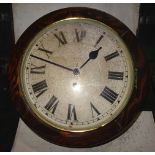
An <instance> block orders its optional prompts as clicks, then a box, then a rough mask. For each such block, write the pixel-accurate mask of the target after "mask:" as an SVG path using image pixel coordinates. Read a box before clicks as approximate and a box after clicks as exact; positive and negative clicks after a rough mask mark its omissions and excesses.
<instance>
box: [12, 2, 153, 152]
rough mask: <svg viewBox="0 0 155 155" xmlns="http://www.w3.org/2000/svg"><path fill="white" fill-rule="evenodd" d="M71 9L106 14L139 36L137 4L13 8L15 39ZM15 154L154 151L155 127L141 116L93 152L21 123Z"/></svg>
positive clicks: (144, 114)
mask: <svg viewBox="0 0 155 155" xmlns="http://www.w3.org/2000/svg"><path fill="white" fill-rule="evenodd" d="M69 6H86V7H92V8H97V9H100V10H103V11H105V12H107V13H109V14H111V15H113V16H115V17H116V18H118V19H120V20H121V21H122V22H123V23H125V24H126V25H127V26H128V27H129V28H130V29H131V30H132V31H133V32H134V33H136V28H137V22H138V9H139V5H138V4H13V13H14V29H15V39H16V40H17V39H18V38H19V37H20V35H21V34H22V33H23V31H24V30H25V29H26V28H27V27H28V26H29V25H31V24H32V23H33V22H34V21H35V20H37V19H38V18H39V17H41V16H43V15H45V14H47V13H48V12H51V11H54V10H56V9H59V8H64V7H69ZM12 151H155V124H154V121H153V117H152V113H151V112H142V114H141V115H140V117H139V118H138V120H137V121H136V122H135V123H134V125H133V126H132V127H131V128H130V129H129V130H128V131H127V132H125V133H124V134H123V135H121V136H120V137H119V138H117V139H115V140H113V141H112V142H109V143H107V144H105V145H101V146H98V147H93V148H85V149H71V148H65V147H60V146H57V145H54V144H51V143H49V142H47V141H44V140H43V139H41V138H40V137H38V136H37V135H36V134H35V133H34V132H32V131H31V130H30V129H29V128H28V127H27V126H26V125H25V123H24V122H23V121H22V120H20V122H19V127H18V130H17V135H16V139H15V143H14V146H13V149H12Z"/></svg>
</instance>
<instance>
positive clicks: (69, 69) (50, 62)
mask: <svg viewBox="0 0 155 155" xmlns="http://www.w3.org/2000/svg"><path fill="white" fill-rule="evenodd" d="M30 56H31V57H33V58H36V59H39V60H42V61H45V62H47V63H49V64H52V65H55V66H57V67H60V68H63V69H66V70H68V71H72V72H73V69H71V68H68V67H65V66H63V65H60V64H57V63H55V62H52V61H49V60H46V59H43V58H40V57H38V56H35V55H33V54H31V55H30Z"/></svg>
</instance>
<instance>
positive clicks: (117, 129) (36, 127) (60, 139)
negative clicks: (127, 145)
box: [8, 7, 148, 148]
mask: <svg viewBox="0 0 155 155" xmlns="http://www.w3.org/2000/svg"><path fill="white" fill-rule="evenodd" d="M70 17H83V18H91V19H95V20H98V21H100V22H103V23H104V24H106V25H108V26H110V27H111V28H112V29H114V30H115V31H116V32H117V33H118V34H119V36H120V37H121V38H122V39H123V41H124V42H125V43H126V45H127V47H128V49H129V51H130V54H131V56H132V58H133V61H134V68H135V69H136V70H137V82H136V84H135V87H134V90H133V93H132V96H131V98H130V100H129V103H128V104H127V106H126V107H125V108H124V110H123V111H122V112H121V113H120V114H119V116H117V118H115V119H114V120H113V121H112V122H110V123H109V124H107V125H105V126H104V127H101V128H99V129H97V130H93V131H89V132H83V133H78V132H77V133H76V132H74V133H73V132H67V131H61V130H58V129H56V128H53V127H51V126H49V125H47V124H45V123H44V122H43V121H41V120H40V119H39V118H38V117H37V116H36V115H35V114H34V113H32V111H31V110H30V108H29V107H28V106H27V104H25V102H24V98H23V94H22V93H21V91H20V83H19V82H20V80H19V67H20V65H21V61H22V56H23V54H24V50H25V49H26V47H27V46H28V44H29V43H30V42H31V39H32V38H33V37H34V36H35V35H36V34H37V33H38V32H40V30H42V29H43V28H44V27H46V26H48V25H49V24H52V23H54V22H56V21H59V20H62V19H65V18H70ZM147 72H148V71H147V65H146V63H145V60H144V56H143V53H142V51H141V49H140V46H139V44H138V42H137V40H136V38H135V36H134V35H133V33H132V32H131V31H130V30H129V29H128V28H127V27H126V26H125V25H124V24H123V23H121V22H120V21H119V20H117V19H116V18H114V17H113V16H111V15H109V14H107V13H105V12H101V11H98V10H95V9H90V8H81V7H75V8H65V9H61V10H58V11H54V12H52V13H49V14H47V15H45V16H43V17H42V18H40V19H39V20H37V21H36V22H34V23H33V24H32V25H31V26H30V27H29V28H28V29H27V30H26V31H25V32H24V33H23V35H22V36H21V37H20V39H19V40H18V42H17V44H16V46H15V49H14V54H13V56H12V60H11V62H10V65H9V67H8V74H9V81H10V83H9V91H10V97H11V99H12V101H13V103H14V106H15V107H16V109H17V111H18V112H19V113H20V116H21V118H22V119H23V120H24V122H25V123H26V124H27V125H28V126H29V127H30V128H31V129H32V130H33V131H34V132H36V133H37V134H38V135H39V136H41V137H42V138H44V139H46V140H48V141H49V142H52V143H55V144H57V145H62V146H67V147H80V148H81V147H92V146H98V145H101V144H104V143H106V142H109V141H111V140H113V139H114V138H116V137H118V136H120V135H121V134H122V133H123V132H125V131H126V130H127V129H128V128H129V127H130V126H131V125H132V124H133V122H134V121H135V120H136V118H137V117H138V116H139V114H140V112H141V108H142V105H143V100H144V98H145V94H146V92H147V86H148V85H147V75H148V73H147Z"/></svg>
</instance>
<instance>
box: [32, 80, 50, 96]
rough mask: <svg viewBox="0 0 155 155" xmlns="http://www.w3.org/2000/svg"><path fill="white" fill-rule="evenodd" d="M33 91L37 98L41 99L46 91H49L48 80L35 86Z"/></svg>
mask: <svg viewBox="0 0 155 155" xmlns="http://www.w3.org/2000/svg"><path fill="white" fill-rule="evenodd" d="M32 89H33V91H34V93H35V94H37V95H36V97H39V96H40V95H42V94H43V93H44V92H45V91H47V84H46V80H43V81H40V82H38V83H36V84H33V85H32Z"/></svg>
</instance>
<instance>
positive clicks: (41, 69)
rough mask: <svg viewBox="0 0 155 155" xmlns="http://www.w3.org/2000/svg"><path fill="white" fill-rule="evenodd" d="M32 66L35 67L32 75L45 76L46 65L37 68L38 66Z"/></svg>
mask: <svg viewBox="0 0 155 155" xmlns="http://www.w3.org/2000/svg"><path fill="white" fill-rule="evenodd" d="M32 66H34V67H32V68H31V71H30V73H32V74H45V67H46V65H43V66H36V65H34V64H32Z"/></svg>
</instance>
